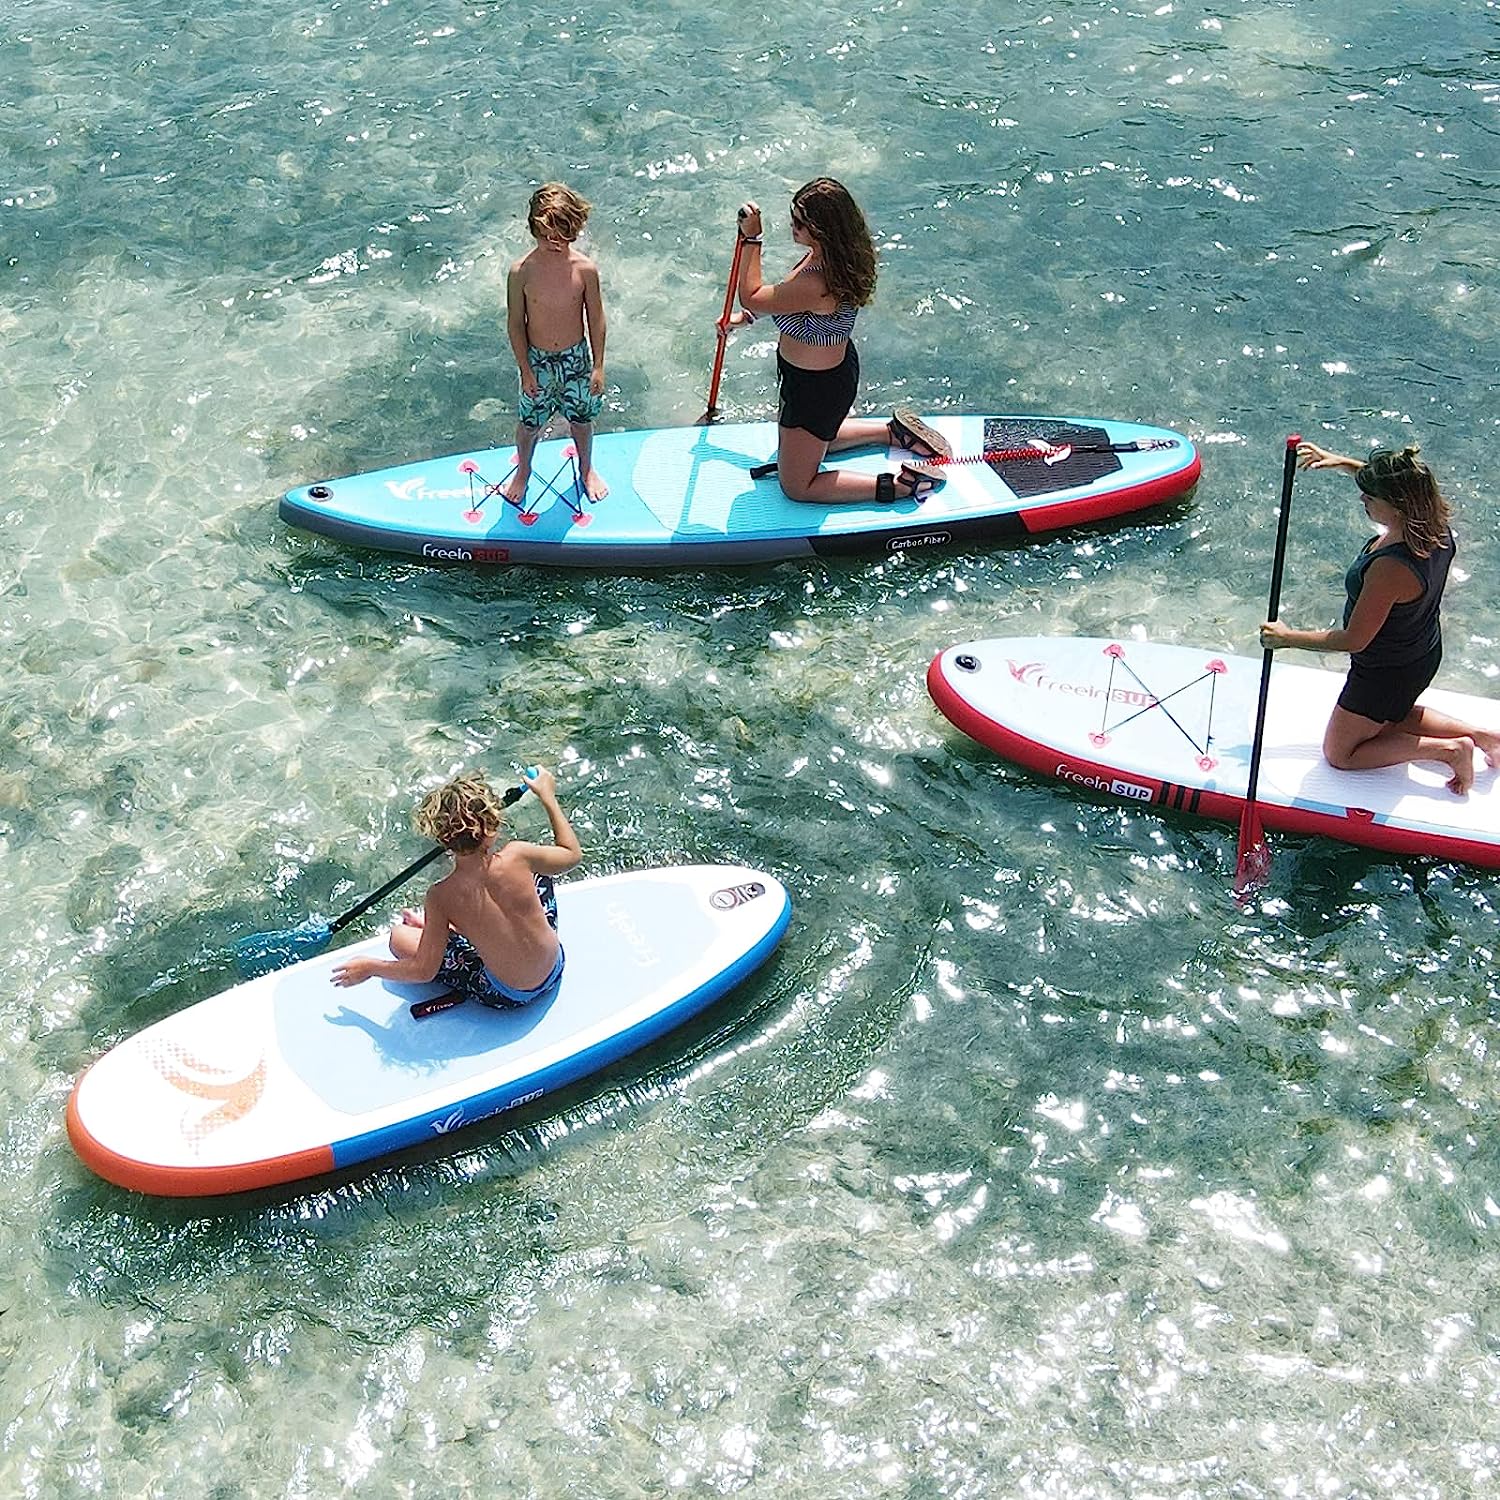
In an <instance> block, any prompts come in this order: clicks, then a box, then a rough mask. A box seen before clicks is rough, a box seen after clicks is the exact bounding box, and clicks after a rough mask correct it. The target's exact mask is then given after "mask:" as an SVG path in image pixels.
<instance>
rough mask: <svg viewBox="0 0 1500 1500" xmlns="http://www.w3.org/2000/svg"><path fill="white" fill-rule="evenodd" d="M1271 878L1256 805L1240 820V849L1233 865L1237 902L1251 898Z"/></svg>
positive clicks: (1268, 855) (1269, 861)
mask: <svg viewBox="0 0 1500 1500" xmlns="http://www.w3.org/2000/svg"><path fill="white" fill-rule="evenodd" d="M1270 878H1271V846H1270V845H1269V844H1268V843H1267V842H1266V831H1265V829H1264V828H1262V827H1261V824H1260V818H1259V817H1258V816H1257V815H1256V811H1255V804H1254V803H1253V802H1252V803H1249V804H1247V805H1246V807H1245V811H1244V815H1243V816H1242V817H1241V818H1240V845H1239V852H1238V853H1237V854H1236V856H1235V864H1234V894H1235V896H1236V897H1237V898H1238V899H1239V900H1242V901H1243V900H1244V899H1245V898H1246V897H1248V896H1253V895H1254V894H1255V892H1256V891H1258V890H1260V889H1261V887H1262V886H1264V885H1265V883H1266V882H1267V881H1268V880H1269V879H1270Z"/></svg>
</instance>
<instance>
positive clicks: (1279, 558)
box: [1241, 434, 1302, 828]
mask: <svg viewBox="0 0 1500 1500" xmlns="http://www.w3.org/2000/svg"><path fill="white" fill-rule="evenodd" d="M1301 441H1302V439H1301V438H1300V437H1299V436H1297V435H1296V434H1293V435H1292V436H1291V437H1289V438H1288V439H1287V440H1286V460H1285V462H1284V463H1283V465H1282V470H1281V516H1280V519H1279V520H1278V521H1277V524H1276V557H1275V560H1274V561H1273V562H1272V564H1271V600H1270V603H1269V604H1268V605H1267V609H1266V618H1267V619H1268V620H1274V619H1275V618H1276V616H1277V614H1278V613H1279V612H1280V609H1281V575H1282V573H1283V571H1284V570H1285V568H1286V538H1287V531H1288V528H1289V527H1290V525H1291V520H1292V481H1293V480H1294V479H1295V478H1296V476H1297V446H1298V444H1299V443H1301ZM1275 654H1276V653H1275V652H1274V651H1271V650H1269V649H1267V650H1265V651H1263V652H1262V653H1261V662H1260V701H1259V702H1258V703H1257V704H1256V708H1255V738H1254V739H1253V740H1252V741H1251V743H1250V779H1249V780H1248V781H1247V782H1246V784H1245V812H1244V815H1243V818H1242V821H1241V827H1242V828H1243V827H1247V826H1248V825H1249V823H1250V822H1251V821H1252V820H1253V819H1254V816H1255V813H1254V809H1255V792H1256V788H1257V787H1258V786H1259V784H1260V753H1261V750H1262V748H1263V747H1264V744H1265V737H1266V704H1267V702H1268V701H1269V699H1270V695H1271V658H1272V657H1273V656H1274V655H1275Z"/></svg>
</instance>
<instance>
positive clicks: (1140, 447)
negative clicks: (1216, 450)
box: [750, 438, 1177, 479]
mask: <svg viewBox="0 0 1500 1500" xmlns="http://www.w3.org/2000/svg"><path fill="white" fill-rule="evenodd" d="M1176 446H1177V439H1176V438H1147V439H1145V440H1144V441H1142V442H1133V443H1064V444H1059V445H1058V447H1056V448H986V449H985V450H984V452H983V453H965V454H961V455H960V454H954V455H953V456H952V457H948V458H945V457H943V456H942V455H941V454H939V455H938V457H936V458H924V459H922V460H920V462H922V463H924V464H928V465H930V466H931V467H932V468H951V467H952V466H953V465H954V464H1009V463H1020V462H1021V461H1022V460H1023V459H1039V460H1042V461H1045V460H1047V459H1049V458H1051V457H1052V456H1053V455H1054V454H1055V453H1059V452H1061V451H1062V450H1063V449H1064V448H1066V449H1067V451H1068V455H1069V457H1071V456H1072V455H1073V454H1075V453H1146V452H1150V451H1152V450H1154V449H1157V448H1175V447H1176ZM775 472H776V464H775V463H774V462H772V463H768V464H756V465H755V467H754V468H753V469H751V470H750V477H751V478H752V479H765V478H767V477H768V476H769V475H772V474H774V473H775Z"/></svg>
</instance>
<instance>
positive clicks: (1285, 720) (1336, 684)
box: [927, 636, 1500, 865]
mask: <svg viewBox="0 0 1500 1500" xmlns="http://www.w3.org/2000/svg"><path fill="white" fill-rule="evenodd" d="M1337 660H1338V661H1340V662H1342V661H1343V660H1344V658H1342V657H1340V658H1337ZM1260 673H1261V659H1260V658H1259V657H1256V658H1254V659H1252V658H1249V657H1243V656H1228V655H1223V654H1220V653H1218V652H1215V651H1206V650H1199V649H1196V648H1194V647H1191V646H1163V645H1154V644H1152V643H1150V642H1143V641H1135V640H1122V641H1108V640H1099V639H1092V638H1081V637H1062V636H1029V637H1014V638H1006V639H997V640H980V641H967V642H964V643H962V644H960V645H956V646H950V647H949V648H948V649H947V650H946V651H943V652H941V653H939V655H938V656H937V657H936V658H934V660H933V662H932V665H931V666H930V667H929V669H928V673H927V685H928V689H929V691H930V692H931V694H932V697H933V701H934V702H935V703H936V704H937V706H938V707H939V709H941V710H942V712H943V713H944V715H945V716H946V717H947V718H949V719H950V720H952V722H953V723H954V724H956V725H957V726H958V727H959V728H960V729H962V730H963V731H964V732H965V733H966V734H968V735H971V736H972V737H973V738H974V739H976V740H978V741H979V742H980V743H981V744H983V745H987V746H988V747H989V748H990V749H992V750H995V751H998V752H999V753H1000V754H1001V755H1004V756H1006V757H1007V758H1008V759H1010V760H1014V761H1017V762H1018V763H1020V764H1021V765H1025V766H1028V767H1030V768H1032V769H1033V770H1037V771H1042V772H1044V773H1046V774H1047V775H1049V776H1056V777H1058V778H1060V779H1061V780H1063V781H1066V782H1068V783H1069V784H1070V785H1073V786H1078V787H1084V788H1087V789H1088V790H1090V791H1093V792H1101V793H1104V794H1105V795H1109V796H1115V797H1123V798H1127V799H1129V800H1131V801H1138V802H1146V803H1155V804H1158V805H1161V806H1165V807H1171V808H1176V809H1180V810H1182V811H1186V812H1194V813H1200V814H1203V815H1204V816H1207V817H1218V818H1226V819H1229V820H1231V821H1237V820H1238V819H1239V817H1240V814H1241V813H1242V811H1243V809H1244V802H1245V793H1246V787H1247V784H1248V782H1249V773H1250V750H1251V742H1252V739H1253V737H1254V732H1255V712H1256V705H1257V701H1258V699H1259V694H1260ZM1343 683H1344V674H1343V672H1341V671H1326V670H1323V669H1321V668H1319V667H1309V666H1301V665H1297V664H1294V663H1293V662H1290V661H1287V660H1286V659H1285V658H1284V657H1278V658H1276V659H1275V661H1274V662H1273V664H1272V671H1271V687H1270V696H1269V698H1268V700H1267V712H1266V733H1265V742H1264V748H1263V750H1262V754H1261V765H1260V780H1259V784H1258V787H1257V790H1256V805H1257V807H1258V808H1259V810H1260V816H1261V818H1262V821H1263V822H1264V823H1265V824H1266V825H1267V826H1269V827H1279V828H1284V829H1288V830H1292V831H1298V832H1304V833H1319V834H1328V835H1331V836H1333V837H1335V838H1340V839H1344V840H1346V841H1347V842H1349V843H1352V844H1365V845H1370V846H1373V847H1375V848H1381V849H1389V850H1393V851H1397V852H1402V853H1419V854H1432V855H1437V856H1439V857H1442V858H1448V859H1461V860H1467V861H1470V862H1473V863H1476V864H1483V865H1500V787H1497V782H1500V776H1497V774H1496V772H1494V771H1493V770H1491V769H1490V768H1489V767H1488V766H1487V765H1486V764H1485V762H1484V757H1483V756H1481V755H1478V754H1476V756H1475V767H1476V773H1475V781H1474V787H1473V790H1472V791H1471V792H1470V793H1469V794H1468V796H1466V797H1459V796H1456V795H1455V794H1454V793H1453V792H1451V791H1449V790H1448V786H1447V782H1448V776H1449V772H1448V769H1447V767H1446V766H1443V765H1441V764H1438V763H1436V762H1416V763H1412V764H1408V765H1401V766H1388V767H1385V768H1383V769H1381V770H1375V771H1336V770H1335V769H1334V768H1333V767H1332V766H1330V765H1329V764H1328V763H1327V761H1325V760H1324V759H1323V755H1322V743H1323V730H1324V728H1325V726H1326V725H1327V722H1328V717H1329V714H1330V713H1331V712H1332V711H1333V707H1334V705H1335V703H1336V702H1337V700H1338V695H1339V692H1340V690H1341V688H1342V687H1343ZM1421 701H1422V703H1424V704H1426V705H1430V706H1431V707H1433V708H1435V709H1437V710H1439V711H1440V712H1443V713H1447V714H1451V715H1452V716H1453V717H1455V718H1458V719H1460V720H1463V721H1464V722H1465V723H1468V724H1472V725H1474V726H1475V727H1477V728H1481V729H1497V728H1500V702H1497V701H1495V700H1494V699H1489V698H1478V697H1470V696H1468V695H1467V694H1463V693H1456V692H1453V691H1451V690H1447V689H1442V688H1438V687H1433V688H1430V689H1428V691H1427V692H1426V693H1424V694H1423V695H1422V699H1421Z"/></svg>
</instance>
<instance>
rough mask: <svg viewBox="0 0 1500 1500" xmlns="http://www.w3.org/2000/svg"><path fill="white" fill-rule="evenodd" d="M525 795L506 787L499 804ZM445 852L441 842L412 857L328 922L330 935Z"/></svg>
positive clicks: (520, 789)
mask: <svg viewBox="0 0 1500 1500" xmlns="http://www.w3.org/2000/svg"><path fill="white" fill-rule="evenodd" d="M525 795H526V788H525V787H524V786H511V787H506V789H505V791H504V792H503V793H502V794H501V797H500V805H501V807H509V806H510V805H511V803H513V802H519V801H520V800H521V798H522V797H524V796H525ZM447 852H448V851H447V850H446V849H444V848H443V846H442V845H441V844H439V845H438V846H437V847H436V848H435V849H429V850H428V851H427V853H426V854H424V855H423V856H422V857H421V858H420V859H414V860H413V861H412V862H411V863H410V864H409V865H407V867H406V868H405V869H404V870H402V871H401V873H400V874H399V875H392V876H391V878H390V879H389V880H387V881H386V883H385V884H384V885H383V886H381V887H380V889H379V890H378V891H375V892H374V893H373V894H371V895H369V896H366V897H365V899H364V900H363V901H361V902H360V903H359V904H358V905H357V906H351V907H350V908H349V910H348V911H346V912H345V913H344V914H343V916H341V917H335V918H334V919H333V921H331V922H330V923H329V924H328V931H329V934H330V936H331V935H332V934H333V933H335V932H341V931H343V929H344V928H345V927H347V926H348V925H349V924H350V923H351V922H353V921H355V920H356V919H357V918H359V917H362V916H364V914H365V913H366V912H367V911H369V909H370V908H371V907H372V906H375V905H377V904H378V903H380V902H381V901H384V900H385V898H386V897H387V896H389V895H390V893H391V892H392V891H394V890H396V889H397V888H398V887H400V886H403V885H405V884H406V882H407V881H408V880H410V879H411V878H412V876H413V875H416V874H418V873H420V872H421V871H422V870H425V869H426V868H427V866H428V865H430V864H431V863H432V862H433V860H435V859H436V858H437V857H438V856H439V855H440V854H446V853H447Z"/></svg>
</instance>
